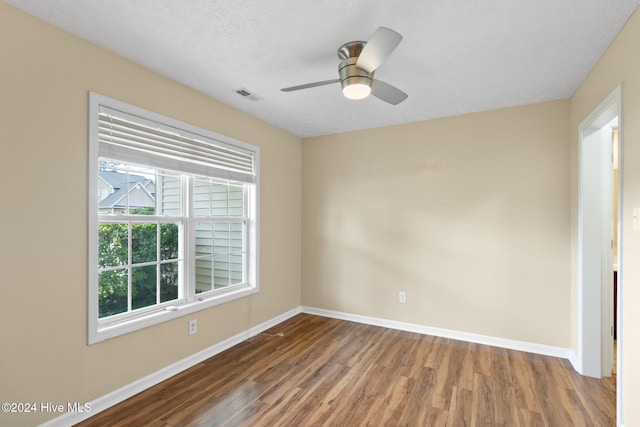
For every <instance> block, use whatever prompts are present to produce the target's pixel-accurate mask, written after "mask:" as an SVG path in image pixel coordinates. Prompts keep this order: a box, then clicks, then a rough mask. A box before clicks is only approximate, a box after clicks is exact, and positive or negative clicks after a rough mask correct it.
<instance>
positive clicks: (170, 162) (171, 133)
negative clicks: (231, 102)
mask: <svg viewBox="0 0 640 427" xmlns="http://www.w3.org/2000/svg"><path fill="white" fill-rule="evenodd" d="M98 141H99V144H98V145H99V156H100V157H106V158H111V159H115V160H121V161H126V162H132V163H139V164H144V165H148V166H154V167H157V168H159V169H170V170H176V171H180V172H186V173H193V174H198V175H204V176H213V177H217V178H223V179H229V180H233V181H239V182H246V183H254V182H255V161H254V153H253V152H251V151H250V150H246V149H243V148H241V147H236V146H234V145H231V144H228V143H226V142H222V141H218V140H214V139H212V138H209V137H205V136H201V135H196V134H194V133H191V132H189V131H186V130H182V129H177V128H173V127H171V126H167V125H163V124H160V123H157V122H155V121H152V120H148V119H144V118H141V117H137V116H134V115H131V114H127V113H124V112H122V111H118V110H114V109H112V108H109V107H105V106H100V108H99V112H98Z"/></svg>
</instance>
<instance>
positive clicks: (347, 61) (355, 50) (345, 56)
mask: <svg viewBox="0 0 640 427" xmlns="http://www.w3.org/2000/svg"><path fill="white" fill-rule="evenodd" d="M365 44H366V42H361V41H356V42H349V43H346V44H344V45H342V46H340V49H338V57H339V58H340V59H341V61H340V65H339V66H338V73H339V75H340V84H341V85H342V91H343V92H345V95H346V93H347V91H348V90H349V89H348V88H349V87H351V86H354V85H363V86H366V87H368V88H369V91H368V92H366V95H368V94H369V92H370V88H371V82H372V80H373V73H368V72H366V71H365V70H363V69H361V68H358V67H357V66H356V62H358V57H359V56H360V53H361V52H362V49H363V48H364V45H365ZM363 95H364V94H363ZM366 95H364V96H366ZM364 96H363V97H364ZM354 99H358V98H354Z"/></svg>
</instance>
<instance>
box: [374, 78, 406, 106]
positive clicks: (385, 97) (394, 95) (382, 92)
mask: <svg viewBox="0 0 640 427" xmlns="http://www.w3.org/2000/svg"><path fill="white" fill-rule="evenodd" d="M371 95H373V96H375V97H376V98H378V99H381V100H382V101H384V102H387V103H389V104H391V105H398V104H400V103H401V102H402V101H404V100H405V99H407V98H408V97H409V95H407V94H406V93H404V92H403V91H401V90H400V89H398V88H397V87H395V86H392V85H390V84H389V83H385V82H383V81H380V80H373V82H372V83H371Z"/></svg>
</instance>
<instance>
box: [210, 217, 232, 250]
mask: <svg viewBox="0 0 640 427" xmlns="http://www.w3.org/2000/svg"><path fill="white" fill-rule="evenodd" d="M213 236H214V237H213V242H214V243H213V245H214V248H213V251H214V253H216V254H226V253H229V223H228V222H218V223H216V224H215V232H214V235H213Z"/></svg>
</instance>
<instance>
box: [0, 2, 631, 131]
mask: <svg viewBox="0 0 640 427" xmlns="http://www.w3.org/2000/svg"><path fill="white" fill-rule="evenodd" d="M5 1H6V3H9V4H12V5H14V6H16V7H18V8H20V9H22V10H24V11H26V12H28V13H30V14H32V15H35V16H37V17H39V18H41V19H43V20H46V21H49V22H51V23H53V24H54V25H56V26H58V27H61V28H63V29H65V30H67V31H69V32H71V33H74V34H76V35H78V36H80V37H82V38H84V39H86V40H89V41H91V42H93V43H95V44H97V45H100V46H102V47H104V48H106V49H108V50H110V51H113V52H116V53H118V54H120V55H121V56H123V57H125V58H128V59H130V60H132V61H134V62H137V63H139V64H141V65H143V66H145V67H147V68H150V69H152V70H154V71H156V72H158V73H160V74H163V75H165V76H168V77H170V78H172V79H174V80H177V81H179V82H181V83H183V84H185V85H187V86H190V87H192V88H193V89H196V90H198V91H200V92H202V93H204V94H207V95H209V96H211V97H212V98H215V99H217V100H219V101H221V102H223V103H225V104H228V105H231V106H233V107H235V108H237V109H239V110H242V111H245V112H246V113H248V114H251V115H253V116H255V117H258V118H260V119H262V120H264V121H266V122H269V123H272V124H273V125H275V126H278V127H280V128H282V129H285V130H287V131H289V132H291V133H293V134H295V135H298V136H300V137H308V136H317V135H325V134H331V133H338V132H344V131H349V130H356V129H365V128H372V127H378V126H385V125H392V124H399V123H407V122H414V121H419V120H425V119H431V118H436V117H445V116H451V115H457V114H463V113H470V112H476V111H483V110H489V109H495V108H502V107H510V106H515V105H523V104H530V103H535V102H542V101H549V100H555V99H562V98H567V97H570V96H571V95H572V94H573V93H574V91H575V90H576V89H577V88H578V86H579V85H580V84H581V83H582V81H583V80H584V78H585V77H586V76H587V74H588V73H589V71H590V70H591V69H592V67H593V66H594V65H595V63H596V62H597V60H598V59H599V58H600V56H601V55H602V54H603V52H604V51H605V50H606V48H607V47H608V46H609V44H610V43H611V41H613V39H614V38H615V36H616V35H617V34H618V32H619V31H620V29H621V28H622V26H623V25H624V23H625V22H626V20H627V19H628V18H629V16H630V15H631V14H632V13H633V11H634V10H635V9H636V7H638V5H639V4H640V0H536V1H531V0H435V1H418V0H396V1H391V0H323V1H302V0H270V1H265V0H235V1H230V0H155V1H151V0H109V1H105V0H82V1H78V0H47V1H43V0H5ZM379 26H386V27H389V28H392V29H394V30H396V31H398V32H399V33H401V34H402V35H403V36H404V39H403V41H402V42H401V43H400V46H399V47H398V48H397V49H396V51H395V52H394V53H393V54H392V55H391V57H390V58H389V59H388V61H387V62H385V63H384V64H383V65H382V66H381V67H380V68H379V69H378V70H377V71H376V77H377V78H380V79H381V80H384V81H386V82H388V83H391V84H393V85H395V86H397V87H398V88H400V89H402V90H404V91H405V92H406V93H408V94H409V98H408V99H407V100H406V101H405V102H403V103H401V104H399V105H397V106H392V105H388V104H386V103H384V102H382V101H380V100H378V99H376V98H374V97H369V98H367V99H365V100H361V101H350V100H347V99H345V98H344V97H343V96H342V93H341V90H340V85H339V84H334V85H329V86H322V87H317V88H312V89H308V90H304V91H299V92H290V93H284V92H281V91H280V89H281V88H283V87H288V86H294V85H298V84H303V83H309V82H314V81H318V80H329V79H334V78H337V77H338V73H337V66H338V62H339V61H338V57H337V54H336V50H337V49H338V47H339V46H340V45H342V44H343V43H346V42H348V41H352V40H365V41H366V40H367V39H368V38H369V37H370V36H371V34H372V33H373V32H374V31H375V30H376V28H378V27H379ZM238 88H246V89H247V90H249V91H250V92H252V93H254V94H255V95H257V96H258V97H260V98H261V99H260V100H258V101H251V100H249V99H247V98H243V97H241V96H240V95H238V94H236V93H235V90H236V89H238Z"/></svg>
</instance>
